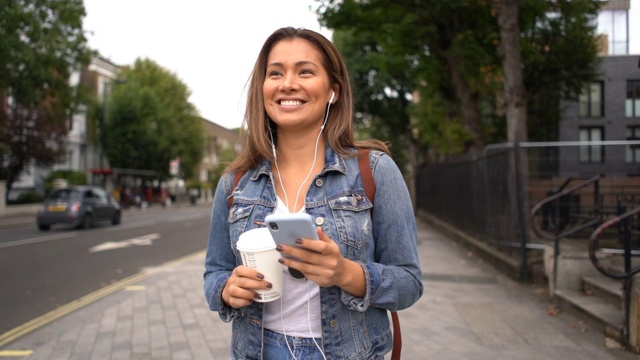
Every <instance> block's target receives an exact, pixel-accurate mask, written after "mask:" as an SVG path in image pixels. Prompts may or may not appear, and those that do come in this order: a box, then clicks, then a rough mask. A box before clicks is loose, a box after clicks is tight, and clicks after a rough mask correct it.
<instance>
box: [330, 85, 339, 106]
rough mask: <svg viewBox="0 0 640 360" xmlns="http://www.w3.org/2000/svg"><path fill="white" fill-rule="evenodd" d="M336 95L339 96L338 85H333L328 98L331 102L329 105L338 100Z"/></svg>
mask: <svg viewBox="0 0 640 360" xmlns="http://www.w3.org/2000/svg"><path fill="white" fill-rule="evenodd" d="M338 96H339V93H338V87H337V86H334V87H333V88H332V89H331V98H329V103H331V105H333V104H335V103H336V101H338Z"/></svg>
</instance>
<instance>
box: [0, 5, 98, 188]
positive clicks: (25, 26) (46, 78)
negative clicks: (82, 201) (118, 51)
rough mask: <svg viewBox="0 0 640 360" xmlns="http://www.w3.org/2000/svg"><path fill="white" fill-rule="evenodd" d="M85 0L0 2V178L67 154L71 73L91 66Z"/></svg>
mask: <svg viewBox="0 0 640 360" xmlns="http://www.w3.org/2000/svg"><path fill="white" fill-rule="evenodd" d="M84 15H85V10H84V5H83V3H82V1H81V0H69V1H53V0H3V1H2V5H0V179H5V180H6V181H7V194H9V191H10V190H11V187H12V184H13V183H14V182H15V180H17V179H18V177H19V176H20V174H21V173H22V172H23V171H24V170H25V169H26V168H27V166H29V165H30V164H33V163H35V164H40V165H51V164H54V163H56V162H58V161H59V160H60V159H61V157H63V156H64V154H65V147H64V144H65V139H66V134H67V130H68V129H67V121H68V119H70V118H71V115H72V113H74V112H75V111H76V106H77V105H78V96H79V95H80V94H79V93H78V92H77V90H78V89H77V88H75V87H74V86H71V85H70V83H69V80H70V75H71V71H73V70H77V69H81V68H83V67H84V66H86V64H88V62H89V59H90V52H89V51H88V50H87V47H86V39H85V37H84V34H83V29H82V18H83V17H84Z"/></svg>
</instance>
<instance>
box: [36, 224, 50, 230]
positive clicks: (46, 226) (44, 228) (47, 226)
mask: <svg viewBox="0 0 640 360" xmlns="http://www.w3.org/2000/svg"><path fill="white" fill-rule="evenodd" d="M38 229H40V231H47V230H49V229H51V225H46V224H38Z"/></svg>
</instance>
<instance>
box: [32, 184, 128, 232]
mask: <svg viewBox="0 0 640 360" xmlns="http://www.w3.org/2000/svg"><path fill="white" fill-rule="evenodd" d="M121 217H122V212H121V209H120V204H118V202H117V201H116V200H115V199H114V198H113V197H112V196H110V195H109V194H107V192H106V191H105V190H104V189H103V188H102V187H99V186H71V187H68V188H64V189H57V190H54V191H53V192H51V194H49V196H48V197H47V199H46V200H45V201H44V203H43V204H42V206H41V207H40V209H39V210H38V214H37V215H36V221H37V223H38V229H40V230H43V231H45V230H49V229H51V225H55V224H67V225H72V226H75V227H77V228H80V229H86V228H89V227H91V226H93V224H94V223H96V222H100V221H110V222H111V224H113V225H118V224H120V220H121Z"/></svg>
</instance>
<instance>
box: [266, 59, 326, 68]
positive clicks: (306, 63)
mask: <svg viewBox="0 0 640 360" xmlns="http://www.w3.org/2000/svg"><path fill="white" fill-rule="evenodd" d="M304 65H313V66H315V65H316V64H315V63H314V62H313V61H310V60H302V61H298V62H297V63H295V66H296V67H300V66H304ZM272 66H275V67H281V66H284V64H283V63H281V62H272V63H270V64H267V67H272Z"/></svg>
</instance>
